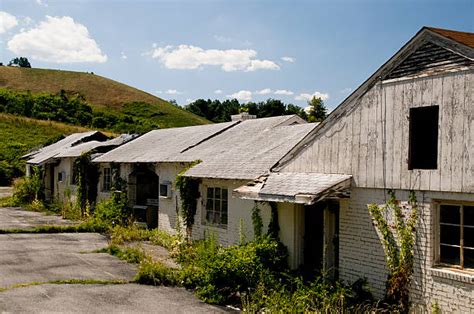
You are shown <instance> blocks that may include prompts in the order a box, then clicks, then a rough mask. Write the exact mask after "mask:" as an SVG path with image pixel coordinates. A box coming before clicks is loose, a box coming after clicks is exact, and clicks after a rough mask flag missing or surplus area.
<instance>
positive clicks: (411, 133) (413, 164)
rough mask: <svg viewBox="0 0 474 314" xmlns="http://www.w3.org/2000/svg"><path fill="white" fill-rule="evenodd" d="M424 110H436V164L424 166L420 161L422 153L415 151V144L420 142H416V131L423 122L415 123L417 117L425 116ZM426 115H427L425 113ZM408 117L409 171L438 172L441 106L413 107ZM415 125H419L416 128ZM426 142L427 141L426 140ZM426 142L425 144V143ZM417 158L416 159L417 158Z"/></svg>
mask: <svg viewBox="0 0 474 314" xmlns="http://www.w3.org/2000/svg"><path fill="white" fill-rule="evenodd" d="M422 110H436V117H437V121H436V128H435V130H436V142H435V146H436V152H435V156H434V160H435V161H434V164H433V165H431V164H428V165H422V164H421V163H420V161H419V159H420V156H419V154H420V152H419V151H418V150H415V149H414V147H415V143H416V142H419V139H418V140H415V134H416V133H417V132H416V130H414V129H418V128H419V126H418V123H421V122H416V121H414V119H415V116H416V117H418V116H419V115H420V114H423V112H421V113H420V111H422ZM425 114H426V113H425ZM408 117H409V123H408V159H407V161H408V170H437V169H439V163H440V161H439V136H440V135H439V127H440V124H439V123H440V106H439V105H431V106H422V107H411V108H409V111H408ZM415 125H417V126H416V127H415ZM425 141H426V139H425ZM425 141H424V142H425ZM415 156H416V157H415Z"/></svg>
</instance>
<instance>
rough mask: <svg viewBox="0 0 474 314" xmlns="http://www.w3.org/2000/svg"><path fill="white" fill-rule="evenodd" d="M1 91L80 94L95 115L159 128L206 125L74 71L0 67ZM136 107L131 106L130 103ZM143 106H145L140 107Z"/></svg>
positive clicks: (199, 119)
mask: <svg viewBox="0 0 474 314" xmlns="http://www.w3.org/2000/svg"><path fill="white" fill-rule="evenodd" d="M0 88H6V89H11V90H17V91H31V93H33V94H39V93H50V94H59V93H60V91H61V90H65V91H66V93H67V94H69V95H76V94H80V95H82V96H84V97H85V100H86V101H87V102H88V103H89V104H90V105H91V106H92V107H93V109H94V111H102V112H109V113H110V112H115V113H125V114H130V113H133V114H134V115H139V116H142V117H143V118H145V119H148V120H150V122H152V123H154V124H158V125H159V127H160V128H167V127H177V126H187V125H197V124H205V123H209V121H208V120H206V119H204V118H202V117H199V116H197V115H194V114H192V113H190V112H188V111H186V110H184V109H182V108H179V107H176V106H173V105H171V104H170V103H168V102H167V101H165V100H163V99H160V98H158V97H155V96H153V95H151V94H148V93H146V92H144V91H141V90H139V89H136V88H133V87H130V86H128V85H125V84H122V83H119V82H116V81H113V80H110V79H107V78H105V77H102V76H99V75H95V74H91V73H84V72H73V71H60V70H48V69H30V68H18V67H6V66H2V67H0ZM137 102H138V103H139V104H138V105H137V104H133V103H137ZM143 103H146V104H143Z"/></svg>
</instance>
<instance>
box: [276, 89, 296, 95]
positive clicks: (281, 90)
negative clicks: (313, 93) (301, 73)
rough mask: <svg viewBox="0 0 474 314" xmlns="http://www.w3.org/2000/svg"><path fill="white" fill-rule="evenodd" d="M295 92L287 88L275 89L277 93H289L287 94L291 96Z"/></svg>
mask: <svg viewBox="0 0 474 314" xmlns="http://www.w3.org/2000/svg"><path fill="white" fill-rule="evenodd" d="M293 94H294V93H293V92H292V91H291V90H286V89H277V90H276V91H275V95H287V96H291V95H293Z"/></svg>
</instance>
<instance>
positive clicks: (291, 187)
mask: <svg viewBox="0 0 474 314" xmlns="http://www.w3.org/2000/svg"><path fill="white" fill-rule="evenodd" d="M351 178H352V176H350V175H344V174H322V173H295V172H284V173H276V172H273V173H271V174H270V175H268V176H265V177H262V178H260V179H258V180H255V181H254V182H251V183H249V184H247V185H244V186H241V187H239V188H237V189H235V190H234V191H233V195H234V196H236V197H239V198H243V199H252V200H260V201H277V202H293V203H300V204H313V203H314V202H316V201H317V200H319V199H321V198H324V197H326V196H334V195H336V194H338V193H339V194H340V193H343V192H344V191H345V190H346V189H348V188H349V187H350V184H351Z"/></svg>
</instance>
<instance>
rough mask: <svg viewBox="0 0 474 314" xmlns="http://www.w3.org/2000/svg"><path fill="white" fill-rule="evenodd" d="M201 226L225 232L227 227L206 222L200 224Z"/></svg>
mask: <svg viewBox="0 0 474 314" xmlns="http://www.w3.org/2000/svg"><path fill="white" fill-rule="evenodd" d="M201 225H202V226H206V227H210V228H213V229H217V230H220V231H226V230H227V225H217V224H213V223H210V222H206V221H203V222H201Z"/></svg>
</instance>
